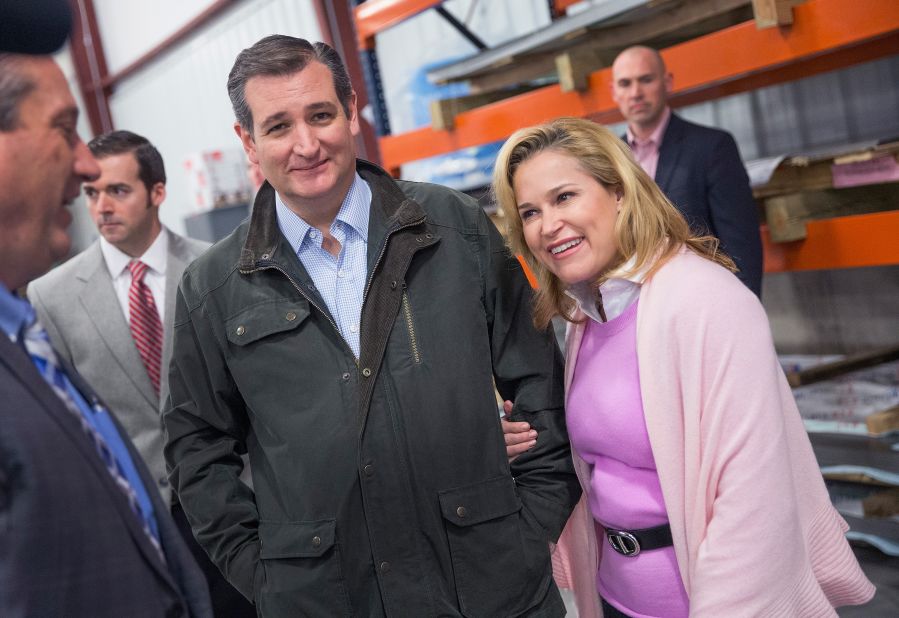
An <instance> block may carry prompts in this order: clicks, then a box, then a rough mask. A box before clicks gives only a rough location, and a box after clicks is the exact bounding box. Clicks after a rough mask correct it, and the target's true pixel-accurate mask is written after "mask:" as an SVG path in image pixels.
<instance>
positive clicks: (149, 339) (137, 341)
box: [128, 260, 162, 394]
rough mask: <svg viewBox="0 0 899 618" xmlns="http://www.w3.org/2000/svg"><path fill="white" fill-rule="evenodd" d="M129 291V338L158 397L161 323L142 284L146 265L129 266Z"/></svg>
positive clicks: (160, 362)
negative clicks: (135, 347)
mask: <svg viewBox="0 0 899 618" xmlns="http://www.w3.org/2000/svg"><path fill="white" fill-rule="evenodd" d="M128 270H130V271H131V288H130V289H129V290H128V312H129V313H130V314H131V337H133V338H134V345H136V346H137V351H138V353H139V354H140V359H141V360H142V361H143V363H144V367H146V368H147V375H148V376H150V382H152V383H153V388H154V389H156V393H157V394H158V393H159V372H160V367H161V366H162V322H160V321H159V312H158V311H156V303H155V302H153V293H152V292H150V288H149V287H147V284H146V283H144V275H145V274H146V273H147V265H146V264H144V263H143V262H141V261H138V260H132V261H131V262H129V263H128Z"/></svg>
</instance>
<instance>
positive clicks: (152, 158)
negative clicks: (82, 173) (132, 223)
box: [87, 131, 165, 193]
mask: <svg viewBox="0 0 899 618" xmlns="http://www.w3.org/2000/svg"><path fill="white" fill-rule="evenodd" d="M87 147H88V148H90V151H91V154H93V155H94V156H95V157H96V158H98V159H105V158H106V157H111V156H114V155H120V154H125V153H126V152H131V153H134V158H135V159H137V173H138V176H139V177H140V179H141V182H143V183H144V186H145V187H146V188H147V192H148V193H149V192H150V191H152V190H153V187H154V186H156V183H158V182H161V183H162V184H165V164H163V162H162V155H161V154H159V151H158V150H156V147H155V146H154V145H153V144H151V143H150V141H149V140H148V139H147V138H146V137H143V136H140V135H138V134H137V133H132V132H131V131H110V132H109V133H103V134H102V135H98V136H97V137H95V138H94V139H92V140H91V141H90V142H88V144H87Z"/></svg>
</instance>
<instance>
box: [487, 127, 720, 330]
mask: <svg viewBox="0 0 899 618" xmlns="http://www.w3.org/2000/svg"><path fill="white" fill-rule="evenodd" d="M545 150H551V151H554V152H558V153H561V154H565V155H568V156H570V157H572V158H574V159H576V160H577V161H578V163H579V164H580V165H581V167H582V168H583V169H584V171H586V172H587V173H588V174H590V175H591V176H592V177H593V178H594V179H596V181H597V182H598V183H599V184H601V185H602V186H603V187H605V188H606V189H607V190H609V191H614V192H617V193H621V195H622V200H621V210H620V211H619V213H618V217H617V218H616V220H615V230H614V233H615V242H616V245H617V249H618V252H617V258H616V260H615V261H614V262H613V263H612V264H611V265H610V266H609V268H608V269H606V271H604V272H603V273H600V275H599V277H598V278H597V280H596V281H595V283H596V285H600V284H601V283H602V282H603V281H605V280H606V279H608V278H609V276H610V275H611V274H613V273H614V274H615V276H616V277H621V276H624V277H627V276H630V275H634V274H636V273H638V272H641V271H645V273H646V275H645V277H646V278H647V279H648V278H649V277H651V276H652V275H653V273H655V272H656V271H657V270H658V269H659V268H660V267H661V266H662V264H664V263H665V262H666V261H667V260H668V259H670V258H671V257H672V256H673V255H674V254H675V253H677V251H679V250H680V248H681V247H683V246H687V247H688V248H690V249H691V250H692V251H694V252H696V253H697V254H699V255H701V256H703V257H705V258H707V259H709V260H711V261H713V262H715V263H717V264H720V265H721V266H724V267H725V268H727V269H729V270H731V271H736V266H735V265H734V262H733V261H732V260H731V259H730V258H729V257H728V256H726V255H725V254H724V253H722V252H721V251H720V250H719V248H718V239H717V238H715V237H714V236H696V235H695V234H693V233H692V232H691V231H690V227H689V226H688V225H687V222H686V220H685V219H684V217H683V215H681V213H680V212H679V211H678V210H677V209H676V208H675V207H674V205H673V204H672V203H671V201H670V200H669V199H668V198H667V197H665V194H664V193H662V190H661V189H659V187H658V185H657V184H656V183H655V181H653V180H652V178H650V177H649V176H648V175H647V174H646V172H644V171H643V168H641V167H640V166H639V165H638V164H637V162H636V161H635V160H634V158H633V155H632V154H631V151H630V148H628V147H627V145H626V144H625V142H624V141H623V140H622V139H621V138H620V137H618V136H617V135H615V134H614V133H612V132H611V131H609V130H608V129H606V128H605V127H603V126H600V125H598V124H596V123H595V122H591V121H589V120H583V119H580V118H558V119H556V120H553V121H550V122H547V123H545V124H541V125H537V126H533V127H529V128H525V129H520V130H519V131H516V132H515V133H514V134H512V136H511V137H510V138H509V139H508V140H507V141H506V143H505V144H504V145H503V147H502V149H501V150H500V152H499V155H498V156H497V159H496V166H495V167H494V170H493V194H494V198H495V199H496V203H497V204H498V205H499V207H500V208H502V211H503V214H504V215H505V220H506V227H507V229H506V240H507V243H508V245H509V247H510V248H511V249H512V251H513V252H515V253H518V254H521V255H522V256H523V257H524V260H525V262H527V264H528V266H529V267H530V268H531V270H532V271H533V272H534V274H535V275H536V277H537V281H538V283H539V289H538V290H537V295H536V298H535V305H534V324H535V325H536V326H537V327H538V328H545V327H546V326H547V325H548V324H549V321H550V320H551V319H552V318H553V317H555V316H557V315H559V316H562V317H563V318H564V319H566V320H568V321H572V318H571V316H572V314H573V312H574V301H573V300H572V299H571V298H570V297H569V296H568V295H566V294H565V286H564V284H563V283H562V281H560V280H559V279H558V278H557V277H556V276H555V275H553V274H552V273H551V272H550V271H549V269H547V268H546V267H545V266H544V265H543V264H542V263H541V262H540V261H539V260H537V259H536V258H535V257H534V255H533V254H532V253H531V251H530V250H529V249H528V246H527V243H526V242H525V239H524V230H523V227H522V222H521V218H520V216H519V214H518V202H517V200H516V199H515V190H514V189H513V179H514V178H515V172H516V171H517V170H518V167H519V166H520V165H521V164H522V163H524V162H525V161H527V160H528V159H530V158H531V157H533V156H535V155H536V154H538V153H540V152H543V151H545ZM631 258H634V263H633V265H632V266H630V267H629V268H627V269H622V268H621V267H622V265H623V264H624V263H626V262H628V260H630V259H631Z"/></svg>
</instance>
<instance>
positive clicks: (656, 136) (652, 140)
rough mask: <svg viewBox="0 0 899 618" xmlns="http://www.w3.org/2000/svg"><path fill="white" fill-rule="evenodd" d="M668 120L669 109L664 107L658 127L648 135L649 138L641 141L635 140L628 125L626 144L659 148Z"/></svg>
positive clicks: (669, 118)
mask: <svg viewBox="0 0 899 618" xmlns="http://www.w3.org/2000/svg"><path fill="white" fill-rule="evenodd" d="M669 120H671V108H670V107H668V106H667V105H666V106H665V109H664V110H663V111H662V119H661V121H660V122H659V126H657V127H656V128H655V130H654V131H653V132H652V133H650V135H649V137H647V138H646V139H643V140H641V139H637V137H635V136H634V134H633V132H631V127H630V125H628V126H627V129H626V133H627V143H628V144H630V145H631V146H635V145H636V146H645V145H647V144H655V145H656V146H657V147H658V146H660V145H661V144H662V136H663V135H665V129H667V128H668V121H669Z"/></svg>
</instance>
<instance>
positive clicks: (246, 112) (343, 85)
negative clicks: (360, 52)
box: [228, 34, 353, 135]
mask: <svg viewBox="0 0 899 618" xmlns="http://www.w3.org/2000/svg"><path fill="white" fill-rule="evenodd" d="M310 62H320V63H321V64H323V65H325V66H326V67H327V68H328V70H329V71H330V72H331V78H332V79H333V80H334V91H335V92H336V93H337V99H338V100H339V101H340V105H341V107H343V112H344V113H345V114H346V115H347V117H349V115H350V101H351V99H352V97H353V85H352V84H351V83H350V76H349V75H347V72H346V67H345V66H344V64H343V60H341V59H340V56H339V55H338V54H337V52H336V51H334V49H333V48H332V47H331V46H329V45H328V44H326V43H310V42H309V41H307V40H306V39H298V38H296V37H292V36H286V35H283V34H273V35H271V36H267V37H265V38H264V39H261V40H259V41H257V42H256V43H255V44H254V45H253V46H252V47H248V48H246V49H245V50H243V51H242V52H240V53H239V54H237V58H236V59H235V60H234V66H232V67H231V72H230V73H229V74H228V97H230V99H231V107H232V108H233V109H234V117H235V118H236V119H237V122H238V123H240V126H241V127H243V129H244V130H245V131H248V132H249V133H250V135H252V134H253V112H252V110H251V109H250V106H249V105H248V104H247V97H246V88H247V82H248V81H250V79H251V78H253V77H257V76H260V75H265V76H287V75H293V74H294V73H297V72H299V71H302V70H303V69H305V68H306V66H307V65H308V64H309V63H310Z"/></svg>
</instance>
